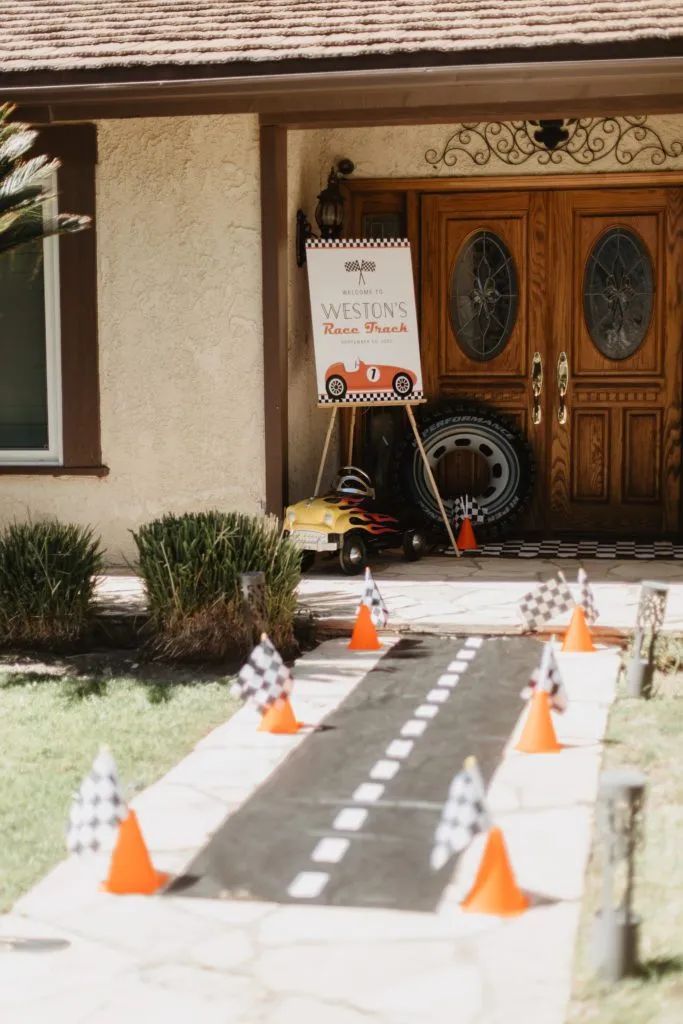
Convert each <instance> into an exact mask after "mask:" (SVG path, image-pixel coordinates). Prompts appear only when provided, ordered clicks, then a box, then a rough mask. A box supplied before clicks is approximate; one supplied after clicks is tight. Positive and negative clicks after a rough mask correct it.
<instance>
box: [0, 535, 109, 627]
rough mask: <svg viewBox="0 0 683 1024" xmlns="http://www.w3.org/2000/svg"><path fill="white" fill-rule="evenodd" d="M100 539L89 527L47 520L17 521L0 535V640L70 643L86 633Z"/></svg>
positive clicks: (100, 562)
mask: <svg viewBox="0 0 683 1024" xmlns="http://www.w3.org/2000/svg"><path fill="white" fill-rule="evenodd" d="M102 565H103V557H102V551H101V550H100V544H99V539H98V538H96V537H95V536H94V534H93V531H92V530H91V529H89V528H86V527H82V526H75V525H73V524H69V523H59V522H54V521H46V522H40V523H22V524H18V523H15V524H14V525H12V526H9V527H8V528H7V529H6V530H5V531H4V532H3V533H2V534H0V642H1V643H3V644H5V645H12V646H20V645H21V646H31V647H33V646H47V645H62V644H71V643H73V642H75V641H77V640H80V639H81V637H82V636H83V634H84V633H85V631H86V629H87V627H88V624H89V620H90V616H91V613H92V608H93V589H94V584H95V581H94V577H95V576H96V575H97V573H99V572H101V571H102Z"/></svg>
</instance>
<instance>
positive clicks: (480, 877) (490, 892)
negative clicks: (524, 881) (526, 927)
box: [460, 828, 529, 917]
mask: <svg viewBox="0 0 683 1024" xmlns="http://www.w3.org/2000/svg"><path fill="white" fill-rule="evenodd" d="M460 905H461V907H462V909H463V910H467V911H469V912H470V913H473V914H498V915H499V916H500V917H514V916H515V915H516V914H522V913H523V912H524V911H525V910H526V909H527V907H528V906H529V901H528V899H527V898H526V896H525V895H524V893H523V892H522V890H521V889H520V888H519V886H518V885H517V882H516V880H515V876H514V872H513V870H512V866H511V864H510V858H509V857H508V852H507V848H506V846H505V840H504V839H503V833H502V832H501V830H500V829H499V828H492V829H491V830H490V831H489V834H488V838H487V840H486V846H485V848H484V852H483V854H482V858H481V862H480V864H479V870H478V871H477V877H476V878H475V880H474V884H473V885H472V888H471V889H470V891H469V892H468V894H467V896H466V897H465V899H464V900H463V901H462V903H461V904H460Z"/></svg>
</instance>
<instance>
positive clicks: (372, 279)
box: [306, 238, 423, 405]
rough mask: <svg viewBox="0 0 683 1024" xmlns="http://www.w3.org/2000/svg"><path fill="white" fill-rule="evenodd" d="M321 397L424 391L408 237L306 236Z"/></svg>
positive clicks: (386, 398) (412, 396)
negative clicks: (372, 238)
mask: <svg viewBox="0 0 683 1024" xmlns="http://www.w3.org/2000/svg"><path fill="white" fill-rule="evenodd" d="M306 260H307V264H308V287H309V293H310V300H311V318H312V321H313V342H314V346H315V367H316V376H317V381H318V401H319V403H320V404H323V405H330V404H335V403H353V402H367V403H373V404H374V403H378V404H379V403H382V402H392V403H396V402H412V401H416V400H419V399H421V398H423V389H422V368H421V366H420V341H419V337H418V331H417V314H416V310H415V286H414V283H413V266H412V261H411V258H410V242H408V241H407V240H405V239H377V240H376V241H373V240H368V239H349V238H343V239H339V240H334V241H331V240H326V239H312V240H309V241H308V242H307V243H306Z"/></svg>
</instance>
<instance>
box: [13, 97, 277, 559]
mask: <svg viewBox="0 0 683 1024" xmlns="http://www.w3.org/2000/svg"><path fill="white" fill-rule="evenodd" d="M98 140H99V166H98V169H97V231H98V278H99V285H98V288H99V294H98V304H99V345H100V384H101V422H102V455H103V461H104V463H105V464H106V465H107V466H108V467H109V469H110V474H109V476H108V477H105V478H103V479H96V478H90V477H60V478H54V477H30V476H17V477H15V476H3V477H2V478H1V480H2V482H1V483H0V520H2V521H7V520H9V519H12V518H20V519H23V518H24V517H25V516H26V515H27V514H30V515H31V516H33V517H34V518H38V517H41V516H44V515H46V514H52V515H57V516H60V517H64V518H66V519H69V520H73V521H77V522H81V523H90V524H92V525H93V526H94V527H95V528H96V529H97V530H99V531H100V532H101V534H102V538H103V541H104V543H105V545H106V547H107V551H108V559H109V561H110V562H111V563H113V564H116V563H120V562H121V561H122V560H123V559H124V558H125V557H130V556H131V555H132V554H133V547H132V543H131V539H130V535H129V533H128V531H129V530H130V529H131V528H133V527H135V526H137V525H138V524H140V523H141V522H143V521H145V520H147V519H149V518H151V517H153V516H156V515H159V514H160V513H163V512H167V511H185V510H192V509H201V508H208V507H221V508H226V509H240V510H244V511H253V512H255V511H260V510H261V508H262V501H263V498H264V459H263V408H262V404H263V343H262V327H261V324H262V313H261V248H260V206H259V163H258V122H257V119H256V117H252V116H236V117H228V116H216V117H193V118H156V119H149V120H147V119H142V120H125V121H104V122H101V123H100V124H99V125H98Z"/></svg>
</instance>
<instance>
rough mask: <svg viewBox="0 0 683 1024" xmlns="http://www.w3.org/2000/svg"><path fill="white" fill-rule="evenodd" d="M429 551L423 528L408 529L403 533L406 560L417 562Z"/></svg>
mask: <svg viewBox="0 0 683 1024" xmlns="http://www.w3.org/2000/svg"><path fill="white" fill-rule="evenodd" d="M426 551H427V538H426V537H425V535H424V533H423V532H422V530H406V532H405V533H404V534H403V557H404V558H405V560H406V562H417V561H418V560H419V559H420V558H422V556H423V555H424V554H425V553H426Z"/></svg>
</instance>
